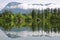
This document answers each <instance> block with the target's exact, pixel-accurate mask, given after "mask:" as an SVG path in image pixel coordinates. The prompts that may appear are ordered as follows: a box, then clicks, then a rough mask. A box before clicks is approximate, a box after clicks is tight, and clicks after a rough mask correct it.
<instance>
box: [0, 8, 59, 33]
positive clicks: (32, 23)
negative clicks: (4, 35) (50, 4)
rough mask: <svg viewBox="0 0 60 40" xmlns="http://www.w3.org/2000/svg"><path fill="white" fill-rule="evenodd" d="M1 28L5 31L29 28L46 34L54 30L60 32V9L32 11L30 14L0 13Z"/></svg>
mask: <svg viewBox="0 0 60 40" xmlns="http://www.w3.org/2000/svg"><path fill="white" fill-rule="evenodd" d="M0 26H1V27H3V28H4V29H5V30H10V29H12V28H13V27H17V28H21V27H25V26H27V27H29V28H31V29H32V30H33V31H35V30H37V29H38V31H39V30H40V28H41V29H42V30H44V31H46V32H49V30H54V31H55V32H56V30H57V31H60V8H58V9H49V8H47V9H44V10H43V9H42V11H40V10H34V9H33V10H32V12H30V13H25V14H23V13H13V12H11V11H8V10H5V11H4V12H2V13H0Z"/></svg>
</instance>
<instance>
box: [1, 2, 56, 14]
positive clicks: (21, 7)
mask: <svg viewBox="0 0 60 40" xmlns="http://www.w3.org/2000/svg"><path fill="white" fill-rule="evenodd" d="M51 5H55V4H53V3H47V4H41V3H40V4H28V3H18V2H10V3H8V4H7V5H6V6H5V7H4V8H3V9H2V11H4V10H11V11H12V12H22V13H26V12H31V11H32V9H40V10H41V9H42V8H43V9H45V8H47V7H48V6H50V7H51Z"/></svg>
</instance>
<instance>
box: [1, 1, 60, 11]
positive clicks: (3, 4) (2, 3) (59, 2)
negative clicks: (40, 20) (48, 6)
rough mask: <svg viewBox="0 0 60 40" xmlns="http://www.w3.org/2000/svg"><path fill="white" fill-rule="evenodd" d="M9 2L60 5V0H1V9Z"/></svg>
mask: <svg viewBox="0 0 60 40" xmlns="http://www.w3.org/2000/svg"><path fill="white" fill-rule="evenodd" d="M9 2H20V3H30V4H31V3H42V4H45V3H55V4H57V5H60V0H0V10H1V9H2V8H4V7H5V6H6V5H7V4H8V3H9Z"/></svg>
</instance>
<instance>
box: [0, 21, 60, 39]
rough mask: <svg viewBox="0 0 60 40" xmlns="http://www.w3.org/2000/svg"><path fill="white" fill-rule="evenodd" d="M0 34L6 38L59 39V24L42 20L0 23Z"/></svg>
mask: <svg viewBox="0 0 60 40" xmlns="http://www.w3.org/2000/svg"><path fill="white" fill-rule="evenodd" d="M0 36H1V37H0V39H1V38H2V37H4V38H5V39H7V40H24V39H25V40H26V39H27V40H33V39H34V40H37V39H38V40H39V39H41V40H60V25H59V23H44V22H22V23H16V24H14V22H11V23H6V24H5V23H0ZM4 38H3V40H4Z"/></svg>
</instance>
